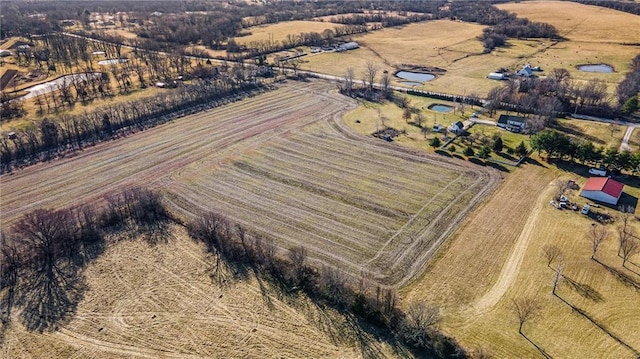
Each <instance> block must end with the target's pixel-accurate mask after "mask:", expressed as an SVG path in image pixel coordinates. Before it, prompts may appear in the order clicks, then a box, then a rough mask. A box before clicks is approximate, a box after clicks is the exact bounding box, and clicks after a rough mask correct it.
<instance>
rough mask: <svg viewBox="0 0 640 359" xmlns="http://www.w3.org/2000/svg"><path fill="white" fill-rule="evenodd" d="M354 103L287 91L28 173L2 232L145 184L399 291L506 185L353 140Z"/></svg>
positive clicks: (461, 166) (173, 200)
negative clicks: (348, 119)
mask: <svg viewBox="0 0 640 359" xmlns="http://www.w3.org/2000/svg"><path fill="white" fill-rule="evenodd" d="M354 106H355V103H354V102H353V101H352V100H351V99H348V98H345V97H343V96H341V95H339V94H337V93H335V91H334V90H333V87H332V85H328V84H327V83H324V82H312V83H306V84H302V85H301V84H295V85H285V86H283V87H282V88H280V89H278V90H275V91H272V92H269V93H266V94H263V95H260V96H257V97H254V98H251V99H248V100H245V101H241V102H237V103H234V104H230V105H227V106H224V107H222V108H218V109H215V110H212V111H208V112H203V113H200V114H197V115H193V116H189V117H185V118H182V119H179V120H177V121H176V122H174V123H170V124H166V125H163V126H160V127H157V128H154V129H151V130H149V131H145V132H143V133H138V134H135V135H133V136H130V137H128V138H126V139H122V140H118V141H116V142H111V143H104V144H101V145H99V146H97V147H95V148H91V149H88V150H85V151H83V152H80V153H79V154H78V155H77V156H75V157H72V158H68V159H64V160H59V161H54V162H51V163H47V164H41V165H37V166H33V167H29V168H26V169H23V170H20V171H18V172H16V173H15V174H13V175H9V176H3V177H2V211H1V212H2V213H1V219H2V223H3V225H9V224H10V223H11V222H13V221H15V220H16V219H17V218H18V217H19V216H20V215H21V214H23V213H24V212H26V211H29V210H33V209H36V208H39V207H63V206H70V205H73V204H75V203H78V202H86V201H93V200H100V199H101V198H103V197H104V196H105V195H108V194H109V193H113V192H118V191H121V190H122V189H123V188H126V187H131V186H147V187H151V188H156V189H160V190H161V191H162V192H164V193H165V194H166V198H167V199H168V202H169V205H170V207H171V210H172V211H173V212H175V213H176V214H177V215H179V216H181V217H183V218H185V219H187V220H188V219H190V218H193V216H195V215H197V214H199V213H200V212H202V211H204V210H214V211H217V212H220V213H222V214H224V215H226V216H228V217H230V218H231V219H232V220H233V221H236V222H240V223H243V224H245V225H246V226H247V228H249V229H250V230H253V231H255V232H258V233H262V234H266V235H269V236H271V237H273V238H275V239H276V240H277V242H278V243H279V244H280V245H281V246H282V247H284V248H288V247H291V246H294V245H298V244H302V245H304V246H306V247H307V248H308V249H309V251H310V254H311V257H313V258H314V259H315V260H318V261H322V262H326V263H329V264H332V265H337V266H339V267H341V268H343V269H345V270H347V271H348V272H350V273H354V274H355V273H359V272H360V271H361V270H362V269H368V270H370V271H371V272H372V273H373V275H374V276H375V277H376V278H377V279H378V280H379V281H380V282H381V283H384V284H388V285H399V284H402V283H403V282H405V281H406V280H407V279H409V278H410V277H412V276H413V274H414V273H415V272H416V271H419V270H420V269H421V268H422V267H423V264H424V263H425V262H426V260H427V259H428V258H429V257H430V255H431V254H432V251H433V250H435V248H437V247H438V246H439V244H440V243H442V241H443V240H444V239H445V238H446V237H447V235H448V234H449V233H450V231H451V230H452V229H453V228H455V225H456V224H457V223H458V222H459V221H460V220H461V219H462V218H463V216H464V215H465V214H466V213H467V211H468V210H469V209H470V208H471V206H473V205H474V204H475V203H476V202H477V201H478V200H480V199H481V198H482V197H483V196H484V195H485V194H486V193H487V191H489V190H491V189H492V188H493V187H494V186H495V184H496V183H497V176H496V175H495V174H493V172H490V171H485V170H483V169H481V168H478V167H471V166H469V165H468V164H465V163H463V162H445V160H444V159H442V158H440V157H430V156H429V155H426V154H415V153H411V152H407V150H403V149H401V148H399V147H398V146H393V145H391V144H387V143H385V142H382V141H380V140H376V139H373V138H368V137H362V136H358V135H355V134H353V133H351V132H349V131H348V130H347V129H345V128H343V127H342V125H341V119H340V117H341V114H342V113H343V112H344V111H346V110H347V109H350V108H353V107H354Z"/></svg>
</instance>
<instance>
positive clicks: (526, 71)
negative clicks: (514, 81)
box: [516, 64, 533, 77]
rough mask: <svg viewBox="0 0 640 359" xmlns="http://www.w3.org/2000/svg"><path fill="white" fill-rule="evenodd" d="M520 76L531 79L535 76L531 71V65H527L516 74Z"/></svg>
mask: <svg viewBox="0 0 640 359" xmlns="http://www.w3.org/2000/svg"><path fill="white" fill-rule="evenodd" d="M516 75H518V76H524V77H531V76H532V75H533V69H531V65H529V64H526V65H524V66H523V67H522V69H521V70H520V71H518V72H517V73H516Z"/></svg>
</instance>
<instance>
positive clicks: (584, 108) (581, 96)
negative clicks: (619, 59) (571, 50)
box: [486, 55, 640, 132]
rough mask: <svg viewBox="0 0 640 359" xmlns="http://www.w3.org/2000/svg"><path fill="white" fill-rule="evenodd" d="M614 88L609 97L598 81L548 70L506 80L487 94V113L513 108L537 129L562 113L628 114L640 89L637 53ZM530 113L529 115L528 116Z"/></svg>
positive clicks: (557, 69)
mask: <svg viewBox="0 0 640 359" xmlns="http://www.w3.org/2000/svg"><path fill="white" fill-rule="evenodd" d="M629 67H630V70H629V72H628V73H627V74H626V75H625V78H624V79H623V80H622V81H621V82H620V83H619V84H618V86H617V87H616V97H615V98H611V96H610V95H609V94H608V92H607V85H606V83H604V82H603V81H601V80H597V79H592V80H589V81H586V82H584V81H576V80H574V79H572V78H571V74H570V73H569V71H568V70H566V69H563V68H555V69H552V70H551V71H550V72H549V73H548V75H547V76H546V77H544V78H539V77H536V76H533V77H529V78H518V79H517V80H513V81H508V82H506V83H505V85H503V86H501V87H495V88H493V89H491V90H490V91H489V93H488V94H487V105H486V108H487V109H488V110H489V113H490V115H493V114H494V113H495V111H496V110H497V109H506V110H514V111H516V112H518V113H519V114H523V115H527V116H528V117H530V125H531V126H529V130H530V131H532V132H535V131H538V130H541V129H542V128H544V127H545V126H548V125H550V124H552V123H553V121H554V120H555V118H556V117H559V116H561V115H563V114H565V113H573V114H583V115H592V116H604V117H610V116H612V115H620V114H622V115H625V114H630V113H633V112H635V111H637V109H638V92H639V91H640V55H637V56H635V57H634V58H633V59H632V60H631V63H630V65H629ZM530 115H531V116H530Z"/></svg>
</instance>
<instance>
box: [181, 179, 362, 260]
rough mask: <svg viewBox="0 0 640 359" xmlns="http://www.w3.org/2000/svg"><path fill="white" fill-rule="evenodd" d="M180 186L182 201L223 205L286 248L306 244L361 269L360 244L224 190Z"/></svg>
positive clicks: (328, 257) (316, 253) (316, 252)
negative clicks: (295, 222) (330, 236)
mask: <svg viewBox="0 0 640 359" xmlns="http://www.w3.org/2000/svg"><path fill="white" fill-rule="evenodd" d="M180 190H181V188H172V191H173V192H174V193H176V194H178V195H180V196H182V197H184V201H183V203H186V204H187V205H190V206H195V207H201V208H221V209H223V210H224V213H225V214H226V215H227V216H229V217H231V218H233V220H234V221H235V222H237V223H240V224H243V225H246V226H248V227H249V228H250V229H251V230H252V231H254V232H257V233H260V234H264V235H268V236H270V237H272V238H273V239H274V240H276V241H277V242H278V244H279V245H281V246H283V247H285V248H290V247H293V246H296V245H304V246H305V247H307V248H308V249H309V250H310V251H311V252H313V257H316V258H318V259H320V260H322V261H326V262H328V263H331V264H332V265H340V266H341V268H342V269H344V270H346V271H351V272H356V270H357V269H358V266H357V265H356V264H354V263H358V262H359V260H360V258H361V257H362V255H363V254H362V253H361V252H360V250H361V249H360V248H352V247H349V246H345V244H341V243H332V242H331V241H330V240H328V239H327V238H325V237H322V236H320V235H318V234H317V233H315V232H314V231H303V230H302V229H301V228H300V227H297V226H295V225H293V224H292V223H291V221H290V220H289V219H288V218H287V217H284V216H282V215H281V214H279V213H272V212H262V211H257V210H256V208H255V202H253V203H250V204H247V205H244V203H240V202H238V201H237V200H236V199H234V198H231V199H227V200H225V199H224V198H221V197H222V195H223V194H218V193H216V196H215V197H214V196H209V197H207V195H208V194H209V193H210V192H209V191H206V192H200V193H199V192H196V191H195V190H194V189H192V188H182V191H180ZM247 217H248V218H247ZM350 243H353V242H350ZM334 245H337V246H339V247H342V248H343V249H344V250H345V251H343V252H337V251H336V250H335V247H332V246H334ZM372 252H373V251H372Z"/></svg>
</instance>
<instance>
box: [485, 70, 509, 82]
mask: <svg viewBox="0 0 640 359" xmlns="http://www.w3.org/2000/svg"><path fill="white" fill-rule="evenodd" d="M487 78H488V79H490V80H504V79H506V77H505V75H504V74H502V73H499V72H492V73H490V74H489V75H487Z"/></svg>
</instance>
